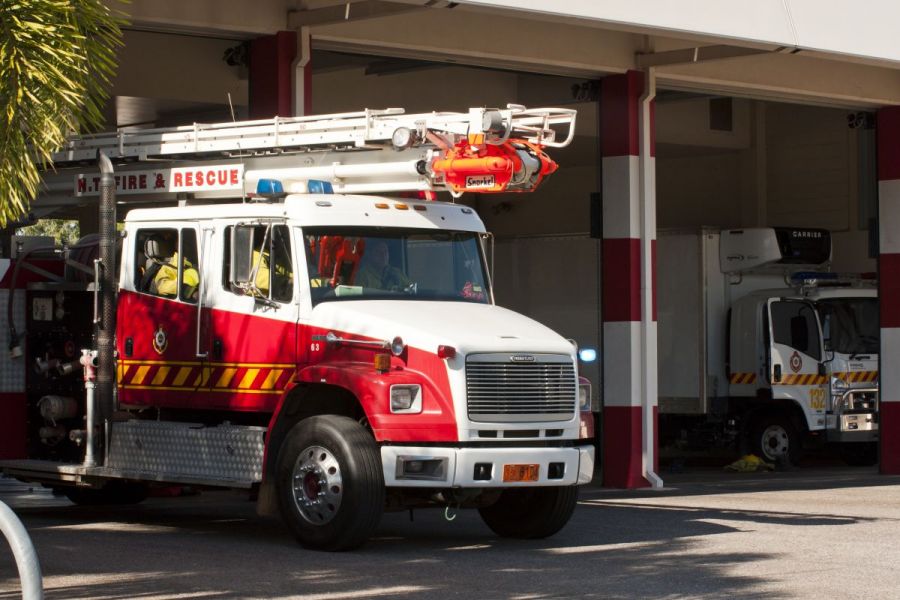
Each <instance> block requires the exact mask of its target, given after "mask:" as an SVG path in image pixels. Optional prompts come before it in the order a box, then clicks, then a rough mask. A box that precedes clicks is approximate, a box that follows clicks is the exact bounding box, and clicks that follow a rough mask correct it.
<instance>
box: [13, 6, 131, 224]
mask: <svg viewBox="0 0 900 600" xmlns="http://www.w3.org/2000/svg"><path fill="white" fill-rule="evenodd" d="M123 23H124V20H123V18H122V16H121V15H120V14H119V13H114V12H113V11H111V10H110V9H109V8H108V7H107V6H106V5H105V4H104V2H103V0H2V1H0V111H2V114H0V226H5V225H6V223H7V222H9V221H11V220H15V219H17V218H18V217H19V216H21V215H22V214H24V213H25V211H26V210H27V208H28V206H29V205H30V203H31V201H32V200H33V199H34V198H35V196H36V195H37V192H38V190H39V186H40V184H41V178H40V171H39V169H40V168H41V167H43V166H49V162H50V158H51V155H52V153H53V152H55V151H56V150H58V149H60V148H61V147H62V145H63V143H64V142H65V139H66V137H67V136H68V135H71V134H75V133H80V132H82V131H84V130H90V129H95V128H97V127H99V126H100V125H101V124H102V123H103V114H102V110H103V107H104V104H105V102H106V99H107V98H108V96H109V94H108V88H109V86H110V83H111V81H112V77H113V75H114V73H115V68H116V50H117V48H118V47H119V46H120V45H121V44H122V32H121V30H120V28H119V27H120V25H122V24H123Z"/></svg>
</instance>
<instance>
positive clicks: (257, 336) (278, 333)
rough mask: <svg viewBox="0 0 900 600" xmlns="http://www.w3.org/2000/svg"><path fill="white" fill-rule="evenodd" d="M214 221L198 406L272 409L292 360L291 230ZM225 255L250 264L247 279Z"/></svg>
mask: <svg viewBox="0 0 900 600" xmlns="http://www.w3.org/2000/svg"><path fill="white" fill-rule="evenodd" d="M221 225H223V226H221V227H220V228H219V229H217V234H218V236H219V240H220V244H219V246H220V248H221V252H222V254H221V256H222V261H221V265H220V266H219V268H220V272H219V273H218V274H217V275H216V278H217V279H219V281H220V282H221V283H217V284H216V292H215V293H214V294H213V296H214V298H213V300H212V302H211V303H210V309H211V312H210V323H209V327H210V330H211V343H210V349H209V362H208V370H207V372H206V374H205V376H206V377H207V379H208V385H209V393H208V394H207V396H206V398H205V401H204V408H215V409H226V410H240V411H247V412H271V411H273V410H275V407H276V405H277V403H278V401H279V399H280V398H281V397H282V395H283V394H284V391H285V390H286V389H288V388H289V387H290V385H291V382H292V380H293V375H294V372H295V370H296V365H297V357H296V349H297V341H296V340H297V331H296V330H297V301H296V298H297V293H298V292H297V286H296V277H295V273H296V269H295V267H294V248H293V244H292V241H291V236H290V230H289V228H288V226H287V225H286V224H285V223H284V222H283V221H280V220H254V221H253V222H249V223H248V222H241V223H224V224H221ZM241 236H243V241H241V239H240V238H241ZM232 246H234V247H235V248H236V250H235V251H234V252H233V251H232ZM232 260H234V261H235V262H236V263H238V262H243V263H244V266H245V267H247V266H249V267H250V273H251V275H250V278H249V280H248V281H243V282H242V283H238V282H237V280H236V279H235V276H234V275H235V269H234V268H232ZM235 267H237V265H235ZM212 277H213V275H212V274H211V275H210V278H212Z"/></svg>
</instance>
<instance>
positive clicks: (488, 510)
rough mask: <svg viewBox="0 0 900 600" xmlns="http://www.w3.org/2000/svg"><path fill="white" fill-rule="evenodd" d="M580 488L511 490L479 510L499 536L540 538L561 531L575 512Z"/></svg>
mask: <svg viewBox="0 0 900 600" xmlns="http://www.w3.org/2000/svg"><path fill="white" fill-rule="evenodd" d="M577 502H578V488H577V487H576V486H574V485H570V486H565V487H539V488H530V489H509V490H504V491H503V493H502V494H500V498H499V499H498V500H497V502H495V503H494V504H491V505H490V506H487V507H485V508H479V509H478V512H479V513H480V514H481V518H482V519H483V520H484V522H485V524H486V525H487V526H488V527H490V528H491V530H492V531H493V532H494V533H496V534H497V535H499V536H502V537H511V538H520V539H537V538H545V537H549V536H551V535H553V534H554V533H556V532H557V531H559V530H560V529H562V528H563V527H564V526H565V524H566V523H568V522H569V519H570V518H571V517H572V512H573V511H574V510H575V504H577Z"/></svg>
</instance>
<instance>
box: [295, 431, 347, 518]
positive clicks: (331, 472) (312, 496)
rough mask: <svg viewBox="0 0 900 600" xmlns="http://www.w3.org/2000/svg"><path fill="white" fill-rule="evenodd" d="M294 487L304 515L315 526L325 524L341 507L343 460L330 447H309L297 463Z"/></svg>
mask: <svg viewBox="0 0 900 600" xmlns="http://www.w3.org/2000/svg"><path fill="white" fill-rule="evenodd" d="M291 487H292V490H293V498H294V506H295V507H296V508H297V512H298V513H299V514H300V516H301V517H303V519H304V520H305V521H306V522H308V523H310V524H312V525H325V524H327V523H329V522H331V520H332V519H334V517H335V516H337V513H338V509H339V508H340V507H341V498H342V497H343V494H344V485H343V481H342V480H341V466H340V463H338V460H337V458H335V456H334V454H332V453H331V451H330V450H328V449H326V448H323V447H322V446H308V447H307V448H305V449H304V450H303V452H301V453H300V455H299V456H298V457H297V460H296V461H295V462H294V470H293V472H292V474H291Z"/></svg>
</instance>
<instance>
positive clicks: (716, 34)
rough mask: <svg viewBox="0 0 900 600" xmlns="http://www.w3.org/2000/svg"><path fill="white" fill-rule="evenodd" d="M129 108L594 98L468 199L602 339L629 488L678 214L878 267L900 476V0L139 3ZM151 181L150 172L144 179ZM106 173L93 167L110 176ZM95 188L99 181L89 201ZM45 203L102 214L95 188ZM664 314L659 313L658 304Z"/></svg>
mask: <svg viewBox="0 0 900 600" xmlns="http://www.w3.org/2000/svg"><path fill="white" fill-rule="evenodd" d="M124 10H125V11H127V13H128V15H129V20H130V22H129V24H128V25H127V27H126V29H125V36H124V37H125V45H124V47H123V48H122V49H121V51H120V55H119V58H120V66H119V72H118V75H117V77H116V79H115V82H114V86H113V89H112V99H111V101H110V104H109V108H108V124H109V125H110V129H111V128H112V126H115V127H118V128H120V129H128V128H149V127H163V126H169V125H184V124H190V123H193V122H219V121H230V120H232V119H233V118H236V119H246V118H252V119H267V118H272V117H274V116H281V117H288V116H299V115H310V114H321V113H337V112H345V111H354V110H361V109H362V108H387V107H403V108H405V109H406V110H407V111H408V112H429V111H433V110H465V109H466V108H467V107H469V106H495V107H504V108H505V107H506V105H507V104H508V103H517V104H523V105H526V106H561V107H568V108H576V109H577V110H578V117H577V129H576V138H575V140H574V142H573V143H572V144H571V145H570V146H569V147H567V148H565V149H563V150H561V151H559V152H557V153H556V154H555V155H554V159H555V160H556V161H557V162H558V163H559V165H560V169H559V171H558V172H557V173H556V174H554V175H553V177H552V178H551V179H550V180H549V181H548V182H547V184H546V185H545V186H543V188H542V189H541V190H540V191H539V192H537V193H535V194H530V195H527V196H517V195H514V194H508V195H478V194H466V195H465V196H464V197H463V199H462V200H461V201H462V202H464V203H466V204H467V205H468V206H470V207H472V208H474V209H475V210H476V211H477V212H478V213H479V214H480V216H481V218H482V219H483V220H484V222H485V224H486V225H487V228H488V229H489V230H491V231H493V232H494V234H495V236H496V247H495V263H494V286H495V292H496V297H497V301H498V303H499V304H501V305H504V306H507V307H509V308H511V309H513V310H516V311H518V312H522V313H524V314H526V315H529V316H531V317H533V318H535V319H537V320H538V321H541V322H543V323H545V324H547V325H548V326H550V327H552V328H554V329H556V330H557V331H559V332H560V333H561V334H562V335H563V336H565V337H568V338H573V339H574V340H576V341H577V343H578V344H579V346H580V347H582V348H594V349H596V350H597V355H598V360H597V361H595V362H590V363H585V364H584V365H582V373H583V374H584V375H586V376H587V377H588V378H590V379H591V380H592V382H593V384H594V402H595V403H596V404H599V405H600V406H601V411H600V412H601V413H602V417H601V423H602V426H601V430H600V432H599V434H600V437H601V440H602V441H601V443H600V445H599V447H600V448H602V468H603V471H602V473H603V474H602V478H603V482H604V484H605V485H608V486H614V487H639V486H645V485H659V484H660V483H661V480H660V479H659V476H658V475H657V474H656V471H657V468H658V459H659V457H658V452H659V445H658V432H657V424H658V414H657V411H658V400H657V398H658V395H659V394H658V377H657V374H658V371H659V369H660V368H661V367H660V363H661V362H664V361H666V360H668V358H667V357H670V356H671V354H672V352H673V350H672V348H668V347H663V344H662V343H661V342H660V341H659V340H660V339H661V338H662V337H663V331H661V330H662V329H664V328H665V327H667V324H666V319H674V318H678V315H671V314H663V313H662V312H661V311H660V310H659V308H658V304H657V289H656V288H657V286H656V281H657V273H656V267H657V262H658V257H657V253H656V247H657V246H656V239H657V232H658V231H661V230H689V229H693V230H699V229H700V228H701V227H707V228H716V229H729V228H731V229H739V228H759V227H773V226H780V227H794V228H806V229H821V230H827V231H828V232H830V236H831V241H832V244H833V255H832V261H831V267H832V269H833V270H834V271H836V272H853V273H866V272H869V273H875V272H877V274H878V282H879V283H878V294H879V299H880V353H879V355H880V360H881V365H882V368H881V369H880V370H879V371H880V373H881V375H880V381H879V383H880V393H881V396H880V429H881V435H880V469H881V471H882V472H883V473H889V474H898V473H900V435H898V434H900V374H898V370H897V369H894V368H892V367H893V365H894V363H896V362H897V361H898V360H900V143H898V140H900V46H898V44H897V43H896V33H895V31H894V29H895V24H896V23H897V22H900V5H898V4H897V3H896V2H891V1H889V0H870V2H867V3H866V6H865V12H864V14H861V13H862V7H860V5H859V3H853V2H849V1H847V0H828V1H827V2H824V3H823V2H816V1H813V0H753V1H749V0H741V1H737V2H728V3H723V2H719V1H717V0H682V1H680V2H671V1H666V0H643V1H641V2H626V1H622V0H611V1H607V2H591V1H589V0H569V1H567V2H558V1H557V2H551V1H549V0H527V1H523V0H518V1H513V0H458V1H455V2H449V1H446V0H350V1H340V2H338V1H336V0H253V1H248V0H193V1H191V2H184V1H176V0H132V1H131V3H130V4H127V5H124ZM135 184H136V185H137V183H135ZM85 185H86V186H90V185H92V183H91V182H90V181H86V182H85ZM85 198H88V197H85ZM85 198H72V199H71V203H67V204H64V205H47V204H41V203H38V204H36V205H35V207H34V209H35V214H36V215H37V216H44V215H53V216H66V217H68V218H78V219H79V220H80V221H81V224H82V231H83V232H86V231H90V230H92V229H94V228H96V218H97V217H96V216H95V213H96V210H95V207H94V206H93V205H90V203H89V202H88V203H87V204H83V205H80V204H78V202H80V201H86V200H85ZM658 321H659V326H658V325H657V322H658Z"/></svg>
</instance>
